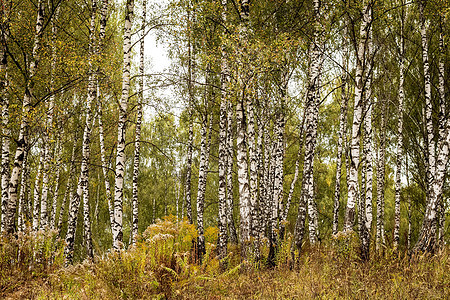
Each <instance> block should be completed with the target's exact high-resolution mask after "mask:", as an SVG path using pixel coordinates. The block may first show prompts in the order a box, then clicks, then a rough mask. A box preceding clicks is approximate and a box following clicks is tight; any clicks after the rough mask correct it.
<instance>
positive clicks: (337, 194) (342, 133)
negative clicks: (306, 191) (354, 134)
mask: <svg viewBox="0 0 450 300" xmlns="http://www.w3.org/2000/svg"><path fill="white" fill-rule="evenodd" d="M344 26H346V27H345V30H344V34H345V35H346V34H347V24H345V25H344ZM343 51H344V52H343V54H342V65H343V67H344V70H343V71H342V75H341V81H342V82H341V84H342V86H341V97H342V98H341V112H340V115H339V133H338V144H337V146H338V148H337V155H336V181H335V187H334V202H333V229H332V234H336V233H337V232H338V228H339V208H340V198H341V176H342V153H343V151H344V138H345V137H346V136H347V107H348V94H347V90H346V86H347V77H348V76H347V69H348V47H347V45H343Z"/></svg>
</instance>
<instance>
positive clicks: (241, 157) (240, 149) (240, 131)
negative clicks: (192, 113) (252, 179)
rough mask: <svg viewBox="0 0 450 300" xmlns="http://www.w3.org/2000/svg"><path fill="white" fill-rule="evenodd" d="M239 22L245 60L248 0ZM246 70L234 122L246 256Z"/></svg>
mask: <svg viewBox="0 0 450 300" xmlns="http://www.w3.org/2000/svg"><path fill="white" fill-rule="evenodd" d="M240 5H241V7H240V8H241V11H240V17H241V24H240V28H239V41H240V47H239V49H238V53H239V54H238V55H239V57H240V59H241V60H245V59H246V57H245V49H246V47H247V42H248V41H247V34H248V32H247V24H248V21H249V17H250V7H249V2H248V0H241V2H240ZM247 75H248V74H247V70H244V68H243V67H242V66H240V68H239V71H238V81H239V89H240V91H239V96H238V102H237V106H236V123H237V139H236V147H237V154H236V156H237V175H238V183H239V215H240V242H241V244H242V247H243V250H242V251H243V253H242V257H243V258H244V259H245V258H246V257H247V250H248V246H249V242H250V234H251V233H250V229H251V219H250V218H251V215H250V212H251V207H250V189H249V178H248V157H247V141H246V140H247V137H246V133H247V116H246V113H245V108H246V106H247V101H248V99H247V98H248V86H247V82H246V79H248V78H247Z"/></svg>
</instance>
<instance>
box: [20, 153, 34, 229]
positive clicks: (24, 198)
mask: <svg viewBox="0 0 450 300" xmlns="http://www.w3.org/2000/svg"><path fill="white" fill-rule="evenodd" d="M28 152H29V151H28V148H25V153H24V157H23V163H22V178H21V179H20V192H19V210H18V212H17V215H18V216H17V227H18V230H19V231H24V230H25V228H26V225H27V223H28V222H30V221H31V220H30V219H28V210H29V208H28V197H29V194H30V191H29V188H30V186H29V180H30V168H29V166H28Z"/></svg>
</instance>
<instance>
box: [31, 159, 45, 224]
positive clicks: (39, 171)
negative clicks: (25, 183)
mask: <svg viewBox="0 0 450 300" xmlns="http://www.w3.org/2000/svg"><path fill="white" fill-rule="evenodd" d="M43 163H44V154H43V153H41V154H40V155H39V164H38V169H37V173H36V178H35V179H34V192H33V198H34V201H33V230H34V231H37V230H38V229H39V223H40V222H39V208H40V205H39V198H40V197H39V196H40V193H39V192H40V187H41V177H42V165H43Z"/></svg>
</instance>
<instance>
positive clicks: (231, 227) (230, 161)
mask: <svg viewBox="0 0 450 300" xmlns="http://www.w3.org/2000/svg"><path fill="white" fill-rule="evenodd" d="M233 112H234V106H233V104H232V103H231V100H229V101H228V102H227V144H226V148H227V166H226V173H227V174H226V176H227V203H226V204H227V225H228V234H229V241H230V242H231V243H233V244H237V243H238V237H237V233H236V226H235V223H234V217H233V211H234V209H233V207H234V195H233V194H234V193H233V165H234V150H233V149H234V147H233V146H234V145H233V136H234V134H233V132H234V131H233Z"/></svg>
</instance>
